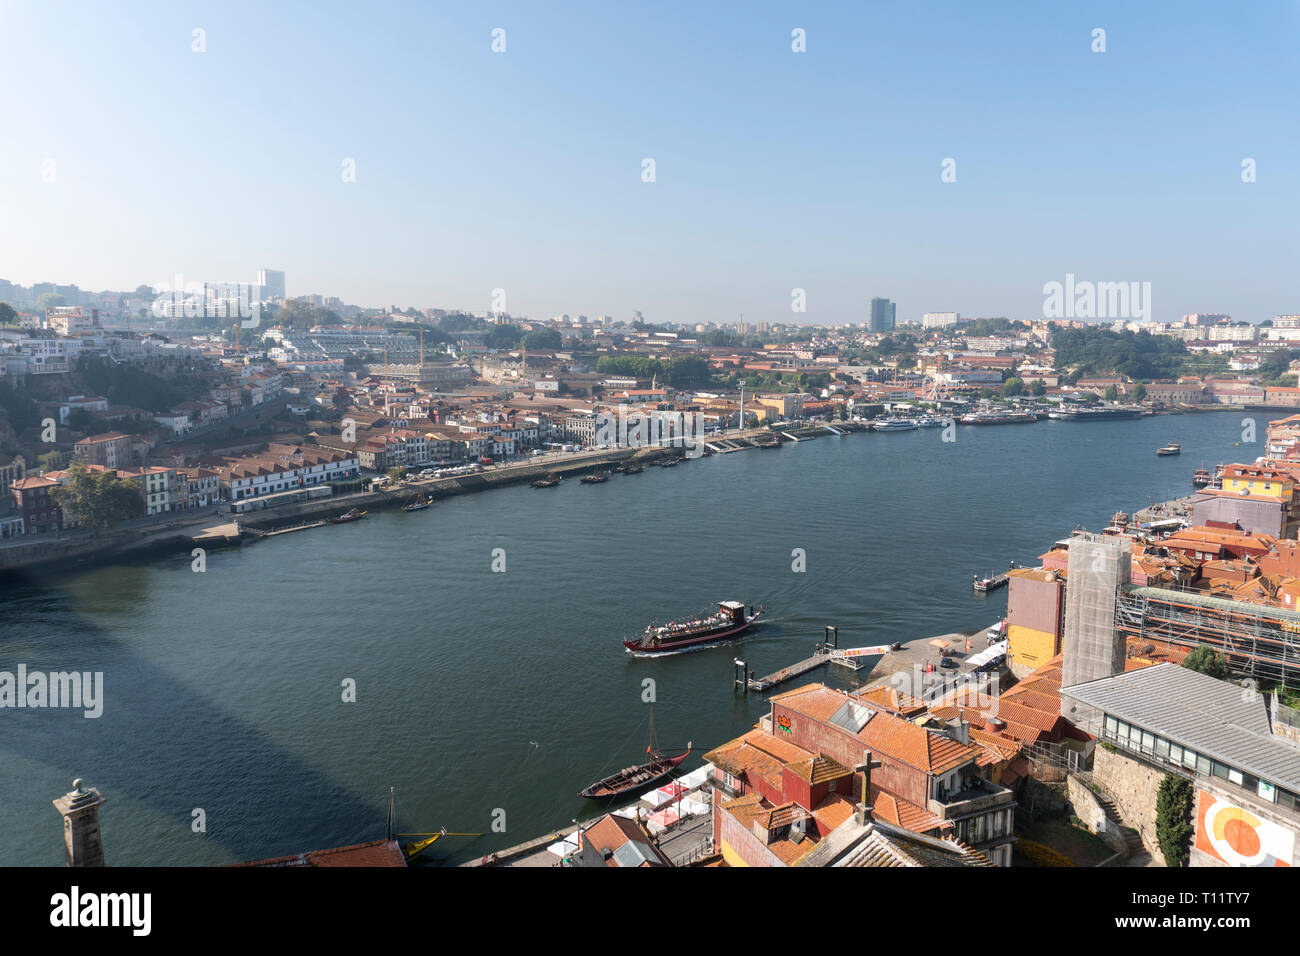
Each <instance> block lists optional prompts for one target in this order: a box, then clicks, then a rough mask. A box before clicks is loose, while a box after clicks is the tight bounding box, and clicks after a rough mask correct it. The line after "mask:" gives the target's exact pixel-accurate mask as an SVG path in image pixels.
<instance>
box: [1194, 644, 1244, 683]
mask: <svg viewBox="0 0 1300 956" xmlns="http://www.w3.org/2000/svg"><path fill="white" fill-rule="evenodd" d="M1183 666H1184V667H1186V668H1187V669H1188V670H1193V671H1196V672H1197V673H1200V674H1205V675H1207V676H1209V677H1217V678H1218V679H1219V680H1227V679H1228V678H1229V677H1231V676H1232V672H1231V671H1230V670H1228V662H1227V661H1226V660H1225V659H1224V658H1223V656H1222V655H1220V654H1217V653H1215V650H1214V648H1212V647H1210V646H1209V645H1208V644H1202V645H1200V646H1199V647H1198V648H1196V650H1194V651H1192V652H1191V653H1190V654H1188V655H1187V657H1185V658H1184V659H1183Z"/></svg>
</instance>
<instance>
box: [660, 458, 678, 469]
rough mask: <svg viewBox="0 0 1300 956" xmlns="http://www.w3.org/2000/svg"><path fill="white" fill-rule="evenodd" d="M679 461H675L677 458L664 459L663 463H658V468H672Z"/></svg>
mask: <svg viewBox="0 0 1300 956" xmlns="http://www.w3.org/2000/svg"><path fill="white" fill-rule="evenodd" d="M679 460H680V459H677V458H665V459H664V460H663V461H661V462H659V467H660V468H672V467H673V466H674V465H676V464H677V462H678V461H679Z"/></svg>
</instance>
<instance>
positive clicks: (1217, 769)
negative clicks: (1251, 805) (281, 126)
mask: <svg viewBox="0 0 1300 956" xmlns="http://www.w3.org/2000/svg"><path fill="white" fill-rule="evenodd" d="M1211 772H1212V773H1213V774H1214V776H1216V777H1218V778H1219V779H1220V780H1227V779H1228V772H1229V768H1228V767H1227V766H1226V765H1225V764H1221V763H1219V761H1217V760H1215V761H1214V762H1213V769H1212V770H1211Z"/></svg>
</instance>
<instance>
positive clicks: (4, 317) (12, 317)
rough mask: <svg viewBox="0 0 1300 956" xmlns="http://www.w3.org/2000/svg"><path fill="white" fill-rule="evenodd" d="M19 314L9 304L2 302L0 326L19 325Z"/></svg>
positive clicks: (0, 304)
mask: <svg viewBox="0 0 1300 956" xmlns="http://www.w3.org/2000/svg"><path fill="white" fill-rule="evenodd" d="M17 324H18V313H17V312H15V311H14V307H13V306H12V305H10V304H9V303H8V302H0V325H17Z"/></svg>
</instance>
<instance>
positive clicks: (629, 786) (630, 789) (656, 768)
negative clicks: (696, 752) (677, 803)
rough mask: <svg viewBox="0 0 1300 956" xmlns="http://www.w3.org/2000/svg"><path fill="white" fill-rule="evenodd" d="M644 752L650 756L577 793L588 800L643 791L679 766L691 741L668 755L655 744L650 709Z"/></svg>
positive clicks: (688, 750) (687, 755)
mask: <svg viewBox="0 0 1300 956" xmlns="http://www.w3.org/2000/svg"><path fill="white" fill-rule="evenodd" d="M645 752H646V753H647V754H649V756H650V759H649V760H647V761H646V762H645V763H642V764H637V765H636V766H634V767H624V768H623V769H622V770H620V771H619V772H618V773H612V774H610V775H609V776H608V777H602V778H601V779H599V780H597V781H596V782H595V783H593V784H591V785H590V786H589V787H587V788H586V789H585V790H582V791H581V792H579V794H578V796H580V797H585V798H586V799H588V800H610V799H613V798H614V797H621V796H624V795H626V794H630V793H636V792H637V791H639V790H647V789H649V788H650V787H652V786H654V785H655V784H657V783H658V782H659V781H660V780H662V779H664V777H667V776H668V775H669V774H671V773H672V772H673V771H674V770H676V769H677V768H678V767H679V766H681V764H682V761H684V760H685V759H686V758H687V757H689V756H690V755H691V744H690V742H689V741H688V742H687V744H686V750H685V751H684V752H682V753H680V754H677V755H676V756H671V757H670V756H669V755H668V754H666V753H664V752H663V751H662V750H660V749H659V748H658V747H656V746H655V717H654V712H653V711H651V713H650V744H649V745H648V746H647V747H646V749H645Z"/></svg>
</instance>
